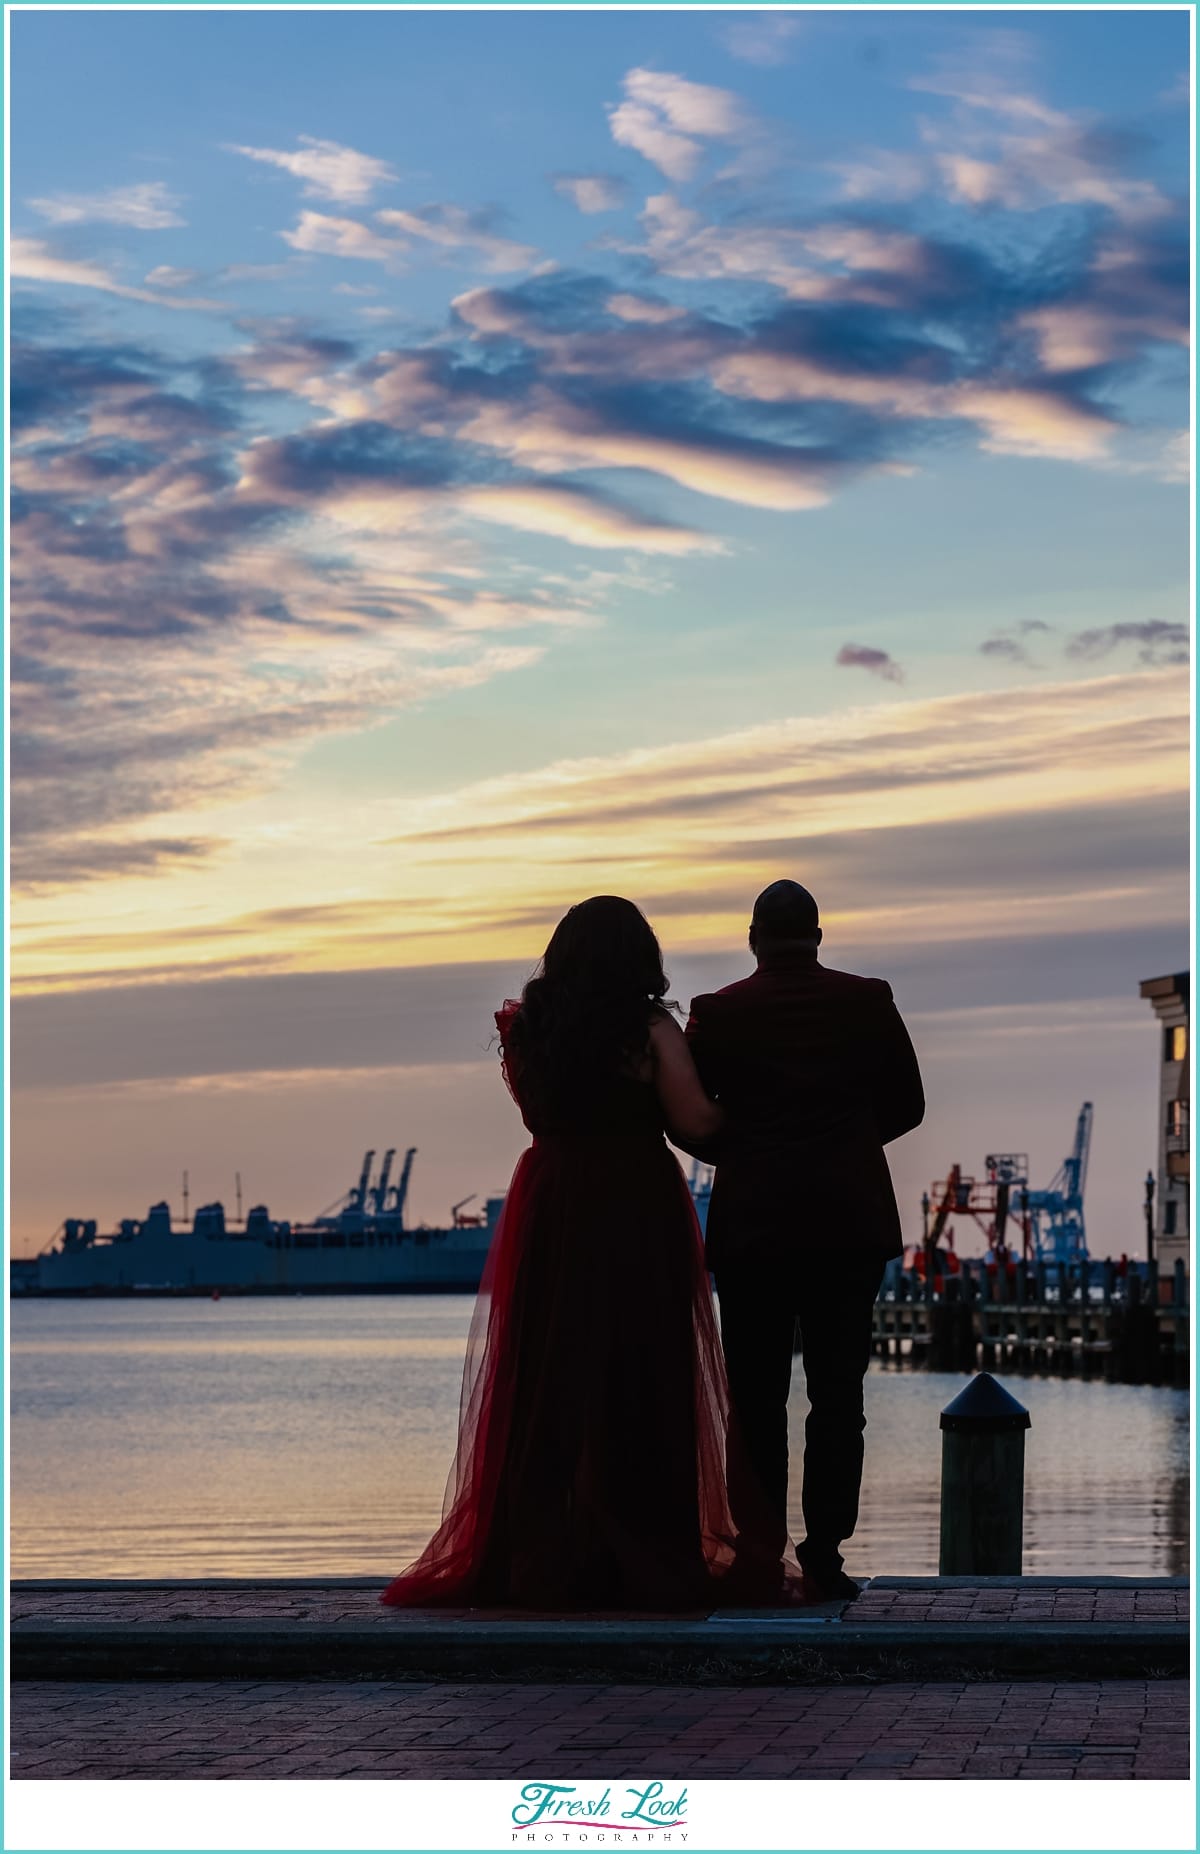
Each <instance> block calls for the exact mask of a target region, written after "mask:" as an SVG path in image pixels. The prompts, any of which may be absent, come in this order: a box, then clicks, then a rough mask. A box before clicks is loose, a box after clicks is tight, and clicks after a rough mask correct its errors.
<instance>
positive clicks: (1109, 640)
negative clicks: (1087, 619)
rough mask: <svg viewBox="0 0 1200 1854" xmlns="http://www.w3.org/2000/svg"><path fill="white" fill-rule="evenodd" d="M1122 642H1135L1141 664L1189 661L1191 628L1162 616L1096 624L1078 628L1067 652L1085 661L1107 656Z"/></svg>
mask: <svg viewBox="0 0 1200 1854" xmlns="http://www.w3.org/2000/svg"><path fill="white" fill-rule="evenodd" d="M1121 644H1132V645H1133V646H1134V649H1135V653H1136V660H1137V661H1138V662H1139V663H1186V662H1187V661H1188V628H1187V626H1186V625H1185V624H1172V623H1169V622H1168V621H1167V620H1166V619H1163V618H1150V619H1145V620H1143V621H1140V622H1139V621H1137V620H1130V621H1128V622H1125V623H1120V624H1105V625H1097V626H1095V627H1094V628H1093V629H1090V630H1086V631H1078V632H1076V634H1075V636H1074V637H1072V638H1071V639H1070V641H1069V642H1068V644H1067V655H1068V656H1069V657H1075V658H1076V659H1077V660H1079V661H1081V662H1084V663H1094V662H1096V661H1098V659H1100V658H1101V657H1107V656H1108V655H1109V654H1110V653H1111V652H1112V651H1113V650H1115V649H1117V647H1118V646H1119V645H1121Z"/></svg>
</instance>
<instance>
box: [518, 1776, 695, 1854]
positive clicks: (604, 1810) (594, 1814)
mask: <svg viewBox="0 0 1200 1854" xmlns="http://www.w3.org/2000/svg"><path fill="white" fill-rule="evenodd" d="M686 1823H687V1790H686V1789H685V1788H680V1789H679V1790H677V1791H670V1790H668V1789H667V1786H666V1784H665V1783H657V1782H655V1783H647V1784H644V1785H642V1786H640V1787H639V1786H638V1785H636V1784H627V1785H625V1786H624V1787H623V1788H621V1789H618V1790H617V1792H616V1793H615V1795H614V1792H613V1790H612V1788H611V1786H610V1785H608V1784H606V1785H605V1787H604V1789H603V1790H601V1791H599V1792H598V1793H593V1794H587V1793H582V1794H581V1792H580V1790H579V1786H578V1785H577V1784H574V1783H527V1784H525V1785H524V1787H523V1789H522V1790H521V1800H520V1801H519V1802H517V1803H514V1804H513V1808H512V1839H513V1840H514V1841H536V1842H543V1843H544V1842H566V1841H570V1842H583V1841H597V1842H599V1841H603V1842H606V1843H607V1842H620V1843H621V1844H622V1845H626V1844H631V1843H633V1842H641V1841H642V1840H644V1839H645V1840H649V1839H653V1841H654V1842H655V1844H656V1845H661V1844H662V1843H663V1842H665V1841H678V1842H685V1841H686V1840H687V1834H686V1832H681V1831H683V1830H684V1829H685V1826H686Z"/></svg>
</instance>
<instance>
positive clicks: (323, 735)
mask: <svg viewBox="0 0 1200 1854" xmlns="http://www.w3.org/2000/svg"><path fill="white" fill-rule="evenodd" d="M1188 31H1189V15H1188V12H1187V10H1186V9H1178V10H1176V11H1138V10H1131V11H1127V12H1120V11H1101V10H1097V11H1088V10H1086V9H1067V10H1064V11H1060V12H1044V13H1039V12H1029V11H1013V12H1006V11H1003V10H997V11H994V12H969V11H963V12H958V11H955V10H954V9H946V8H938V9H933V10H931V11H927V12H913V13H906V12H902V11H886V12H883V11H881V12H873V11H870V10H868V9H865V8H864V9H854V10H849V11H845V12H829V13H818V12H808V13H806V12H803V11H800V12H786V11H775V12H771V13H760V12H753V11H749V10H745V9H730V10H728V11H716V10H712V11H707V12H695V13H688V12H681V11H674V10H664V11H661V12H653V11H647V12H641V13H638V12H612V13H609V14H605V13H602V12H601V13H597V12H591V13H572V12H571V11H569V10H567V11H563V12H558V13H551V12H547V13H537V12H524V13H513V14H507V13H504V12H503V11H498V10H493V11H488V12H454V11H443V12H433V13H420V12H409V11H404V10H397V11H390V12H389V11H382V10H378V9H376V10H371V11H367V12H355V11H336V10H333V11H328V12H324V11H314V12H289V11H287V10H266V11H262V12H249V11H247V12H245V13H242V14H239V13H238V12H236V11H223V12H218V11H214V12H211V13H206V12H184V11H176V10H165V11H162V12H153V11H143V10H139V9H133V10H130V11H127V12H103V13H89V12H87V11H79V12H70V11H67V12H47V13H36V12H30V13H21V12H19V11H18V12H17V13H15V14H14V15H13V17H12V68H11V85H12V168H11V176H10V186H11V224H12V239H13V252H12V274H13V293H12V340H13V355H12V386H13V400H12V407H13V409H12V430H13V457H12V464H13V511H12V554H11V558H12V612H11V678H12V700H13V710H14V713H13V776H14V788H13V801H12V830H13V941H12V946H13V968H14V982H15V990H16V996H15V999H14V1006H13V1054H14V1100H13V1116H14V1126H13V1132H14V1202H13V1212H14V1222H13V1228H14V1247H15V1248H16V1250H17V1251H18V1252H20V1251H23V1250H24V1251H32V1250H35V1249H36V1248H38V1247H40V1246H41V1244H42V1243H43V1242H44V1241H46V1239H47V1238H48V1237H49V1236H50V1235H51V1233H52V1232H53V1230H54V1229H55V1227H56V1225H57V1224H58V1222H59V1221H60V1220H61V1218H62V1217H63V1216H65V1215H68V1214H72V1215H94V1216H98V1217H99V1218H100V1219H101V1220H102V1222H104V1223H106V1224H107V1223H110V1222H112V1221H113V1220H115V1219H116V1218H117V1217H119V1216H122V1215H141V1214H144V1212H145V1209H146V1207H147V1205H148V1204H149V1203H150V1202H151V1201H152V1200H153V1199H157V1198H159V1197H162V1196H168V1197H169V1198H170V1199H171V1200H172V1203H173V1206H174V1207H175V1209H176V1210H177V1211H178V1210H179V1209H180V1208H181V1206H180V1202H179V1199H180V1192H179V1174H180V1172H181V1170H182V1169H183V1167H185V1166H186V1167H188V1169H189V1171H190V1174H191V1181H192V1193H193V1206H194V1205H195V1203H197V1202H204V1201H207V1200H208V1199H210V1198H212V1197H217V1196H220V1197H223V1198H224V1200H225V1201H226V1203H227V1205H229V1206H232V1201H233V1173H234V1170H235V1169H239V1170H240V1171H241V1173H242V1175H243V1180H244V1183H245V1190H246V1201H247V1203H255V1202H258V1201H260V1200H262V1199H265V1200H266V1201H268V1202H269V1203H270V1205H271V1207H272V1210H273V1211H274V1212H275V1213H276V1214H278V1215H290V1216H292V1217H298V1216H304V1215H311V1214H314V1213H315V1212H317V1211H318V1210H320V1209H322V1208H323V1207H324V1206H325V1205H326V1204H327V1203H328V1202H329V1200H330V1199H332V1198H333V1197H334V1196H335V1195H336V1193H337V1191H338V1190H339V1189H341V1188H342V1187H344V1186H346V1185H348V1184H349V1183H350V1182H351V1181H352V1178H353V1176H354V1175H355V1174H356V1172H357V1167H358V1162H359V1159H360V1156H361V1153H362V1150H363V1148H364V1147H367V1146H374V1147H376V1148H378V1149H382V1148H384V1147H386V1146H389V1145H398V1146H400V1147H404V1146H406V1145H409V1144H415V1145H416V1146H418V1148H419V1152H420V1156H419V1159H418V1164H417V1169H416V1172H415V1174H414V1182H413V1199H414V1202H413V1208H414V1211H415V1214H416V1215H417V1216H419V1217H424V1218H425V1219H427V1220H428V1221H430V1222H438V1221H441V1220H442V1219H443V1217H444V1215H445V1211H446V1209H447V1207H448V1206H449V1204H450V1203H451V1202H452V1201H454V1200H455V1199H458V1198H461V1197H463V1196H465V1195H466V1193H467V1192H468V1191H471V1190H475V1191H478V1192H479V1193H480V1194H481V1195H482V1194H483V1193H485V1192H487V1191H491V1190H495V1189H499V1188H502V1186H503V1184H504V1182H505V1179H506V1177H507V1173H508V1170H509V1169H510V1167H511V1164H512V1161H513V1159H514V1158H515V1156H516V1154H517V1152H518V1151H519V1149H520V1143H521V1129H520V1127H519V1125H518V1124H517V1122H516V1120H515V1116H514V1114H513V1110H512V1108H511V1104H510V1103H509V1102H508V1101H507V1099H506V1097H505V1096H504V1094H503V1091H502V1089H501V1088H500V1086H499V1084H498V1080H497V1077H496V1074H495V1057H494V1054H493V1053H491V1052H490V1051H489V1049H488V1037H489V1032H490V1029H491V1022H490V1013H491V1011H492V1010H493V1009H494V1007H495V1004H496V1002H498V1001H499V999H500V998H501V997H502V996H503V995H505V993H507V992H511V991H512V990H514V989H515V988H519V986H520V984H521V982H522V980H523V979H524V977H526V976H527V975H528V973H529V971H530V970H531V969H532V967H533V965H534V964H535V962H536V959H537V956H538V954H539V952H540V950H541V948H542V946H543V945H544V943H545V939H546V937H547V934H548V932H549V930H550V928H551V927H552V925H553V923H554V921H555V920H556V919H557V918H558V916H559V914H560V913H561V912H562V910H563V909H564V908H565V907H566V906H567V905H568V904H569V903H570V902H571V901H573V900H576V899H579V898H581V897H582V896H584V895H587V894H592V893H598V892H618V893H624V894H628V895H630V896H631V897H632V898H633V899H635V900H636V901H638V902H639V904H640V905H642V906H643V907H644V908H645V909H646V911H647V912H648V914H649V915H650V917H651V919H652V921H653V922H654V923H655V925H656V927H657V928H658V929H659V931H660V936H661V938H662V939H663V942H664V946H665V949H666V952H667V956H668V968H669V970H670V972H671V975H672V980H673V989H674V993H675V995H676V996H678V997H679V998H681V1000H682V1001H683V1002H684V1003H685V1004H686V1001H687V997H688V995H689V993H690V992H692V991H694V990H697V989H701V988H707V987H708V986H709V985H711V984H714V983H722V982H725V981H727V980H728V979H731V978H735V977H738V976H740V975H741V974H742V972H744V971H745V970H746V969H747V962H746V955H745V953H744V938H745V923H746V919H747V915H748V910H749V904H750V902H751V900H752V899H753V896H754V894H755V893H756V892H757V890H758V889H759V888H760V887H761V886H763V885H764V884H765V883H766V882H767V881H770V880H772V879H774V878H775V877H776V876H779V875H782V874H787V875H792V876H795V877H797V878H798V879H800V880H802V881H804V882H805V883H806V884H807V885H808V886H809V887H811V888H812V889H813V890H814V892H815V893H816V894H817V896H818V899H819V901H820V902H821V905H822V909H823V913H824V919H825V924H826V947H825V954H826V957H827V961H828V963H830V964H833V965H843V966H846V967H848V968H850V969H857V970H865V971H870V972H877V973H880V974H882V975H884V976H886V977H888V978H890V979H891V980H892V982H893V984H894V987H895V991H896V996H897V999H898V1001H899V1003H900V1005H901V1007H902V1009H904V1011H905V1013H906V1015H908V1016H909V1018H910V1021H911V1024H912V1028H913V1034H914V1038H915V1040H916V1042H917V1045H918V1048H919V1050H920V1052H921V1054H922V1057H923V1059H924V1062H925V1066H926V1070H927V1080H928V1085H929V1097H930V1113H929V1119H928V1121H927V1123H926V1126H925V1127H924V1128H923V1129H922V1130H921V1132H920V1133H919V1134H917V1135H915V1136H914V1137H913V1138H911V1139H909V1140H908V1141H906V1142H905V1143H904V1146H903V1148H901V1149H899V1150H898V1152H897V1155H896V1163H895V1170H896V1175H897V1180H898V1187H899V1189H900V1193H901V1198H902V1204H903V1209H904V1214H905V1218H906V1223H907V1227H908V1228H909V1231H910V1234H915V1231H916V1227H917V1222H918V1218H917V1210H916V1205H917V1199H918V1198H919V1194H920V1191H921V1189H922V1187H923V1186H924V1185H926V1184H928V1182H929V1181H930V1180H931V1179H932V1178H933V1177H934V1176H935V1175H944V1173H945V1171H946V1168H947V1166H948V1165H949V1164H950V1163H952V1162H953V1161H954V1160H956V1159H958V1160H961V1161H962V1163H963V1164H964V1166H965V1167H966V1168H967V1169H970V1168H971V1167H972V1166H978V1165H979V1164H980V1162H981V1160H982V1157H983V1154H984V1153H985V1152H986V1151H988V1150H990V1149H994V1148H996V1147H1006V1148H1010V1149H1012V1148H1017V1149H1022V1148H1023V1149H1028V1150H1029V1151H1030V1153H1031V1157H1032V1159H1033V1171H1034V1174H1035V1182H1037V1183H1046V1182H1048V1180H1049V1177H1050V1175H1051V1174H1052V1173H1053V1171H1054V1170H1055V1168H1056V1167H1057V1165H1058V1163H1059V1160H1060V1159H1061V1157H1062V1155H1063V1153H1064V1152H1065V1151H1066V1149H1067V1146H1068V1144H1069V1140H1070V1135H1071V1130H1072V1127H1073V1123H1074V1117H1075V1114H1076V1111H1077V1109H1078V1106H1079V1103H1080V1102H1081V1101H1082V1100H1083V1099H1084V1098H1085V1096H1086V1097H1087V1098H1090V1099H1092V1100H1094V1102H1095V1104H1096V1150H1095V1156H1094V1161H1093V1168H1092V1174H1091V1181H1090V1202H1089V1210H1090V1213H1091V1214H1090V1222H1091V1227H1092V1243H1093V1248H1094V1249H1095V1250H1097V1251H1098V1252H1100V1253H1104V1252H1105V1251H1106V1250H1108V1249H1112V1250H1113V1251H1114V1252H1117V1251H1119V1250H1121V1249H1129V1250H1130V1251H1131V1252H1132V1251H1133V1250H1134V1249H1135V1248H1137V1247H1138V1246H1140V1215H1139V1206H1140V1197H1141V1179H1142V1177H1143V1175H1144V1173H1145V1171H1146V1168H1147V1165H1148V1164H1150V1163H1152V1162H1153V1157H1154V1151H1155V1112H1156V1103H1157V1095H1156V1092H1155V1087H1156V1080H1155V1077H1156V1062H1157V1055H1158V1042H1157V1035H1156V1028H1155V1023H1154V1020H1153V1017H1152V1014H1151V1013H1150V1012H1149V1009H1148V1007H1147V1006H1146V1005H1145V1004H1144V1003H1142V1002H1141V1001H1140V1000H1139V999H1138V996H1137V986H1138V981H1139V980H1140V979H1142V978H1144V977H1147V976H1151V975H1152V974H1155V973H1158V972H1164V971H1170V970H1175V969H1177V968H1178V967H1180V966H1182V965H1184V964H1186V962H1187V957H1188V953H1187V948H1188V939H1187V926H1186V921H1187V796H1186V792H1187V738H1188V733H1187V701H1188V680H1187V669H1186V657H1187V645H1188V526H1187V507H1188V489H1187V468H1188V435H1187V418H1188V390H1187V389H1188V353H1187V335H1188V316H1189V302H1188V249H1187V226H1188V205H1187V198H1186V189H1187V175H1188V125H1189V116H1188V102H1187V69H1188V61H1189V45H1188ZM797 1192H798V1196H802V1193H803V1181H802V1180H798V1181H797Z"/></svg>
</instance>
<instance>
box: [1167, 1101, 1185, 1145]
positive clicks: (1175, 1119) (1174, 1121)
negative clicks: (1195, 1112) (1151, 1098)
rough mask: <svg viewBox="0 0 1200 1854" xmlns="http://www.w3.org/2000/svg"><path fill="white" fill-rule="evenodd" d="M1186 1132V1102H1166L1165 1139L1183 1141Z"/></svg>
mask: <svg viewBox="0 0 1200 1854" xmlns="http://www.w3.org/2000/svg"><path fill="white" fill-rule="evenodd" d="M1187 1130H1188V1102H1187V1101H1168V1102H1167V1137H1168V1139H1183V1138H1185V1137H1186V1135H1187Z"/></svg>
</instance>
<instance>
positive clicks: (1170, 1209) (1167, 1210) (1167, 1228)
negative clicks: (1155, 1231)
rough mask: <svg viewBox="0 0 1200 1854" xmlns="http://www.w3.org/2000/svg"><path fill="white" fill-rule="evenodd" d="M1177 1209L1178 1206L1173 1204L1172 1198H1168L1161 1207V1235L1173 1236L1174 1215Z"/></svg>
mask: <svg viewBox="0 0 1200 1854" xmlns="http://www.w3.org/2000/svg"><path fill="white" fill-rule="evenodd" d="M1178 1208H1179V1206H1178V1204H1177V1203H1176V1202H1175V1199H1174V1198H1173V1197H1169V1198H1168V1199H1167V1201H1166V1203H1165V1204H1164V1205H1163V1235H1164V1236H1173V1235H1174V1234H1175V1213H1176V1211H1177V1210H1178Z"/></svg>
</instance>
